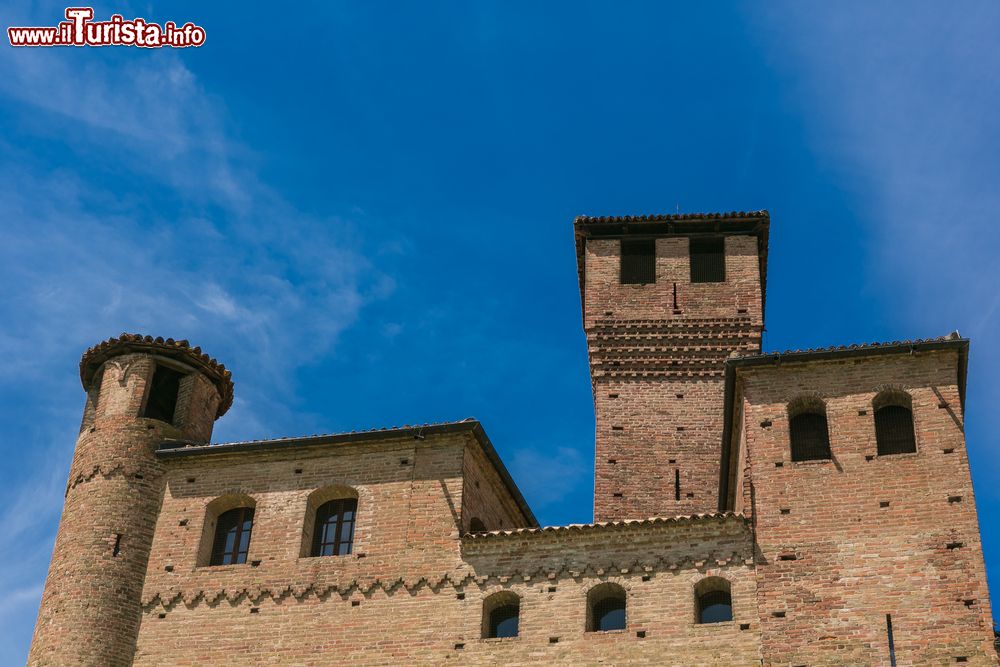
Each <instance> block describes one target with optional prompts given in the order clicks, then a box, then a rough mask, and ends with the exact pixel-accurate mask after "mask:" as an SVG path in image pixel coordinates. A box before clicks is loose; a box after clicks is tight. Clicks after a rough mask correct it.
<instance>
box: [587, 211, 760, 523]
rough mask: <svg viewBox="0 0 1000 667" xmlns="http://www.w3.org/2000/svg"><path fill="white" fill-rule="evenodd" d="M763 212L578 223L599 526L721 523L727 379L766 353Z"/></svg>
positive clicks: (631, 218)
mask: <svg viewBox="0 0 1000 667" xmlns="http://www.w3.org/2000/svg"><path fill="white" fill-rule="evenodd" d="M768 225H769V217H768V214H767V212H766V211H758V212H751V213H730V214H726V213H714V214H707V215H695V214H691V215H670V216H624V217H612V218H592V217H579V218H577V219H576V222H575V228H576V245H577V259H578V264H579V272H580V290H581V293H582V297H583V326H584V329H585V331H586V334H587V345H588V348H589V353H590V372H591V379H592V384H593V391H594V408H595V412H596V417H597V434H596V441H597V443H596V462H595V482H594V520H595V521H608V520H619V519H639V518H645V517H651V516H674V515H679V514H690V513H701V512H714V511H715V510H716V509H717V508H718V504H719V460H720V454H721V446H720V443H721V441H722V426H723V376H724V367H725V361H726V358H727V357H729V355H730V354H731V353H732V352H734V351H738V352H742V353H748V352H759V351H760V344H761V331H762V330H763V325H764V284H765V275H766V267H767V264H766V261H767V234H768Z"/></svg>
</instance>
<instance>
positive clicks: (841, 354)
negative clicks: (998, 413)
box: [719, 331, 969, 507]
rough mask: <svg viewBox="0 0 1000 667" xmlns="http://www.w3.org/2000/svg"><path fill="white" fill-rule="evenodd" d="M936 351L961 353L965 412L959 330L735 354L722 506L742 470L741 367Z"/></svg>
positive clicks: (963, 356)
mask: <svg viewBox="0 0 1000 667" xmlns="http://www.w3.org/2000/svg"><path fill="white" fill-rule="evenodd" d="M932 350H954V351H956V352H958V368H957V370H958V376H957V377H956V382H957V385H958V398H959V402H960V404H961V409H962V412H963V413H964V412H965V385H966V379H967V375H968V363H969V340H968V339H967V338H962V336H961V334H959V333H958V331H952V332H951V333H950V334H948V335H947V336H938V337H936V338H913V339H911V340H894V341H889V342H881V343H880V342H875V343H859V344H854V345H834V346H830V347H817V348H809V349H805V350H785V351H784V352H766V353H763V354H745V355H739V354H733V355H731V356H730V357H729V358H728V359H726V383H725V391H724V394H723V399H722V400H723V415H724V417H723V420H724V421H723V426H722V459H721V465H720V476H719V507H726V506H727V504H728V502H729V492H730V487H731V486H733V484H732V482H731V480H730V477H731V476H732V475H735V474H736V473H737V472H738V469H737V467H736V464H735V462H734V461H733V460H732V457H733V455H734V454H736V450H735V449H734V448H733V447H732V433H733V428H734V427H733V412H734V411H733V405H732V403H733V401H734V400H736V375H737V372H738V369H739V368H742V367H747V366H760V367H766V366H769V365H772V366H775V367H779V366H780V365H781V364H784V363H795V362H799V363H808V362H811V361H826V360H843V359H848V358H852V357H871V356H877V355H885V354H906V353H913V352H921V351H932Z"/></svg>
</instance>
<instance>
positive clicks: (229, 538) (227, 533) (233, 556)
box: [208, 507, 253, 565]
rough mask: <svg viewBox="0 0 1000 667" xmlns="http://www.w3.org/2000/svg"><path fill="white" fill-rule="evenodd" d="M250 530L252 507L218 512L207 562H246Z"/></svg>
mask: <svg viewBox="0 0 1000 667" xmlns="http://www.w3.org/2000/svg"><path fill="white" fill-rule="evenodd" d="M252 531H253V508H252V507H237V508H236V509H231V510H229V511H228V512H223V513H222V514H220V515H219V518H218V519H217V521H216V524H215V539H214V540H213V541H212V557H211V560H209V562H208V564H209V565H238V564H240V563H245V562H247V552H248V551H249V549H250V533H251V532H252Z"/></svg>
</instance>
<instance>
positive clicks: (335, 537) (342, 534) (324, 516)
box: [311, 498, 358, 556]
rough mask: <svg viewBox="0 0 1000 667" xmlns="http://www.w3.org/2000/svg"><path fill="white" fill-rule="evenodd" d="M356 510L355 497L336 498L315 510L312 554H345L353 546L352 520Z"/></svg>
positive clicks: (348, 552) (356, 502)
mask: <svg viewBox="0 0 1000 667" xmlns="http://www.w3.org/2000/svg"><path fill="white" fill-rule="evenodd" d="M357 510H358V501H357V499H356V498H338V499H336V500H331V501H329V502H326V503H323V504H322V505H320V507H319V508H318V509H317V510H316V526H315V528H314V529H313V544H312V552H311V554H312V555H313V556H346V555H348V554H350V553H351V549H352V548H353V547H354V521H355V515H356V514H357Z"/></svg>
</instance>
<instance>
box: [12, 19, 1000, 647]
mask: <svg viewBox="0 0 1000 667" xmlns="http://www.w3.org/2000/svg"><path fill="white" fill-rule="evenodd" d="M0 7H2V12H0V15H2V16H3V19H4V24H5V25H4V27H7V26H9V25H55V24H56V23H57V21H58V20H59V19H60V18H61V16H62V12H63V9H64V7H65V5H59V4H53V3H49V2H36V3H23V4H17V3H15V4H11V3H7V2H0ZM235 7H236V5H227V4H223V3H207V4H206V3H195V2H177V1H175V2H170V3H118V4H105V3H99V4H97V5H95V14H96V16H97V17H98V18H105V17H107V16H108V15H110V14H111V13H114V12H118V13H122V14H124V15H125V16H126V17H127V18H129V17H132V16H136V15H139V16H143V17H145V18H147V19H148V20H152V21H156V22H160V23H162V22H164V21H167V20H174V21H177V22H178V23H181V22H184V21H188V20H190V21H193V22H195V23H197V24H199V25H202V26H204V27H205V28H206V30H207V42H206V45H205V46H204V47H202V48H198V49H187V50H184V51H169V50H154V51H146V50H139V49H126V48H104V49H54V50H41V49H24V50H14V49H11V48H9V47H0V52H2V54H0V283H2V284H3V285H4V286H5V289H4V290H3V291H2V292H0V322H3V326H2V327H0V356H2V358H3V360H4V363H3V364H2V365H0V419H2V423H3V429H2V437H0V448H2V455H3V460H4V465H3V466H2V467H0V560H2V562H3V563H4V567H3V568H2V571H0V592H2V595H0V663H3V664H15V663H18V662H23V660H24V657H25V655H26V652H27V646H28V643H29V642H30V638H31V632H32V629H33V626H34V619H35V614H36V612H37V606H38V600H39V597H40V595H41V588H42V584H43V581H44V577H45V573H46V569H47V566H48V559H49V555H50V552H51V548H52V542H53V540H54V537H55V529H56V526H57V523H58V518H59V513H60V511H61V507H62V490H63V488H64V484H65V480H66V475H67V470H68V466H69V462H70V458H71V454H72V450H73V444H74V440H75V435H76V430H77V428H78V425H79V418H80V415H81V411H82V407H83V399H84V396H83V392H82V390H81V388H80V385H79V379H78V376H77V368H76V365H77V362H78V360H79V355H80V354H81V353H82V351H83V350H84V349H85V348H86V347H88V346H90V345H91V344H93V343H95V342H97V341H99V340H101V339H104V338H107V337H109V336H112V335H115V334H117V333H120V332H121V331H138V332H143V333H151V334H153V335H162V336H172V337H175V338H181V337H183V338H189V339H190V340H191V341H192V342H194V343H195V344H198V345H201V346H202V347H203V348H204V349H206V350H207V351H209V352H210V353H211V354H213V355H215V356H216V357H218V358H219V359H220V360H221V361H223V362H224V363H225V364H226V365H227V366H229V367H230V368H231V369H232V370H233V374H234V377H235V380H236V403H235V405H234V407H233V409H232V410H231V411H230V413H229V414H228V415H227V416H226V417H225V418H223V419H222V420H221V421H220V422H219V424H218V426H217V429H216V439H217V440H230V439H242V438H257V437H269V436H281V435H297V434H309V433H317V432H331V431H342V430H349V429H354V428H369V427H374V426H387V425H398V424H406V423H417V422H429V421H439V420H453V419H462V418H464V417H468V416H475V417H477V418H479V419H480V420H482V421H483V423H484V425H485V427H486V429H487V431H488V432H489V433H490V435H491V437H492V439H493V441H494V443H495V444H496V446H497V448H498V450H499V451H500V453H501V455H502V456H503V458H504V460H505V461H506V462H507V465H508V467H509V468H510V469H511V471H512V473H513V475H514V477H515V479H516V480H517V482H518V483H519V485H520V486H521V488H522V490H523V491H524V493H525V495H526V496H527V498H528V500H529V502H530V503H531V504H532V506H533V508H534V510H535V512H536V514H537V515H538V516H539V518H540V520H541V521H542V522H543V523H549V524H557V523H566V522H585V521H589V520H590V519H591V492H592V457H593V454H592V451H593V450H592V448H593V428H594V425H593V410H592V405H591V396H590V387H589V381H588V376H587V366H586V349H585V341H584V337H583V332H582V329H581V324H580V307H579V296H578V292H577V283H576V271H575V258H574V252H573V241H572V219H573V216H575V215H577V214H590V215H602V214H627V213H651V212H674V211H681V212H691V211H714V210H722V211H728V210H740V209H757V208H767V209H769V210H770V211H771V215H772V234H771V252H770V267H769V272H768V299H767V306H768V312H767V323H768V331H767V334H766V338H765V347H766V348H768V349H785V348H798V347H812V346H825V345H830V344H842V343H849V342H863V341H873V340H894V339H902V338H913V337H925V336H935V335H942V334H946V333H948V332H949V331H951V330H953V329H956V328H957V329H959V330H960V331H961V333H962V334H963V335H966V336H969V337H971V338H972V352H971V360H970V366H971V368H970V373H969V399H968V406H967V421H968V428H967V437H968V442H969V452H970V457H971V459H972V466H973V474H974V478H975V483H976V494H977V502H978V507H979V512H980V520H981V523H982V529H983V537H984V542H985V549H986V559H987V567H988V569H989V571H990V573H991V575H992V577H993V582H992V583H993V591H994V593H997V592H998V591H1000V588H998V586H1000V579H998V578H997V577H998V576H1000V522H998V521H997V520H996V519H995V516H996V514H997V511H998V510H1000V490H998V488H997V485H996V484H995V483H993V482H994V480H996V479H997V473H998V471H1000V462H998V460H997V457H996V453H997V437H996V435H995V434H996V433H997V432H998V431H1000V411H996V410H992V409H990V407H989V406H990V405H993V404H995V403H996V402H997V401H998V400H1000V389H998V387H1000V384H998V382H997V381H996V379H995V377H994V376H995V373H996V371H997V368H998V362H1000V334H998V318H1000V314H998V304H1000V292H998V291H997V289H996V285H997V282H998V280H997V277H998V273H1000V270H998V269H1000V266H998V262H1000V259H998V253H997V251H998V249H1000V225H997V224H996V222H995V220H994V217H995V215H996V212H997V211H998V210H1000V201H998V200H1000V189H998V188H997V184H998V183H1000V154H998V152H997V151H996V147H997V145H998V144H1000V122H998V120H997V118H998V114H997V112H996V109H998V108H1000V77H998V75H997V72H1000V48H998V47H997V42H996V35H997V34H1000V4H997V3H995V2H979V3H977V2H967V3H962V4H961V8H960V10H959V9H955V8H952V9H949V8H946V7H945V6H944V5H943V4H941V3H905V4H904V3H899V4H896V5H890V4H888V3H869V2H857V3H803V2H788V3H783V2H775V3H769V4H767V5H764V6H760V3H732V4H722V3H718V4H716V3H713V4H711V5H707V4H706V5H705V6H704V7H698V6H681V5H680V4H677V5H670V4H667V3H648V4H643V3H606V4H599V3H583V2H572V3H544V4H542V5H540V4H539V3H520V2H492V3H465V2H454V3H420V4H410V3H407V4H405V5H404V4H403V3H399V4H398V5H392V4H391V3H390V4H382V3H332V2H331V3H320V4H318V5H316V6H313V7H307V6H304V5H296V10H297V11H296V13H295V14H292V15H287V14H282V13H280V12H279V11H278V10H277V6H275V5H261V6H260V7H259V8H256V9H255V8H253V7H247V6H246V5H245V4H243V5H240V9H239V10H236V9H235ZM303 32H304V33H305V34H303Z"/></svg>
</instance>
